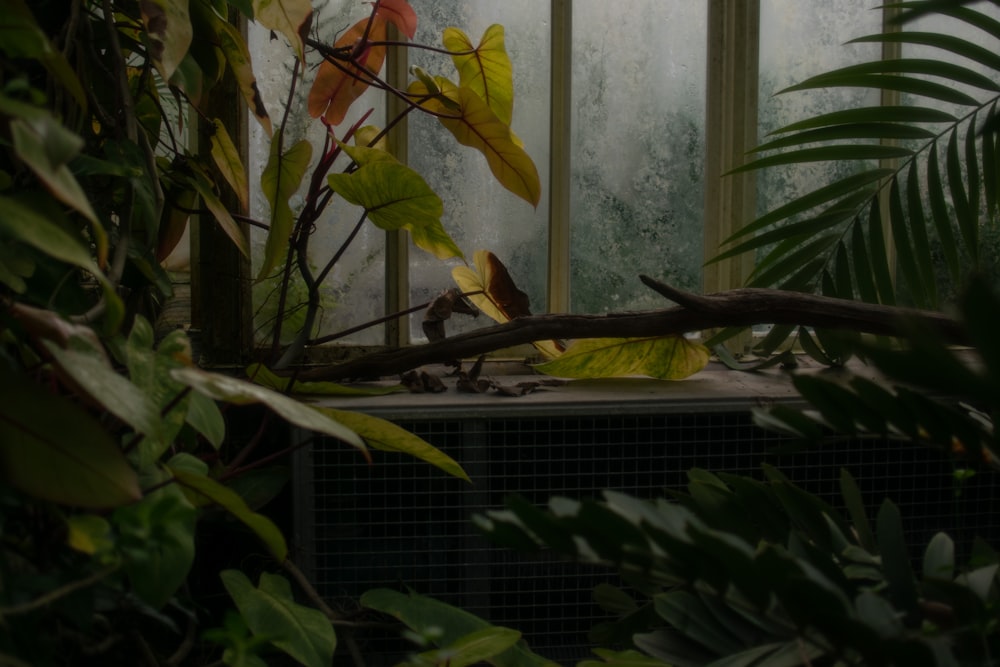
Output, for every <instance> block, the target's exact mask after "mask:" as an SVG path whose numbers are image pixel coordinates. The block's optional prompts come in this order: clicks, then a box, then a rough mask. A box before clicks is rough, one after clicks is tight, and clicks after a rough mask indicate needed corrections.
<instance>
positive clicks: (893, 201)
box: [889, 179, 930, 308]
mask: <svg viewBox="0 0 1000 667" xmlns="http://www.w3.org/2000/svg"><path fill="white" fill-rule="evenodd" d="M889 225H890V229H891V230H892V243H893V245H895V247H896V254H895V257H896V263H897V265H898V266H899V271H900V274H902V277H903V279H904V280H905V281H906V283H907V284H908V285H909V288H910V293H911V294H912V295H913V297H914V300H915V301H916V302H917V306H919V307H924V308H926V307H929V306H930V304H929V303H927V298H926V295H928V289H927V287H926V286H925V285H924V276H923V272H922V271H921V270H920V267H919V265H918V264H917V253H916V251H915V249H914V243H911V240H910V224H909V221H908V220H907V219H906V213H905V212H904V210H903V199H902V195H901V194H900V191H899V182H898V181H897V180H896V179H893V180H892V185H891V186H890V188H889Z"/></svg>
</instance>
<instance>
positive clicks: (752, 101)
mask: <svg viewBox="0 0 1000 667" xmlns="http://www.w3.org/2000/svg"><path fill="white" fill-rule="evenodd" d="M337 4H338V3H334V2H326V3H319V5H318V6H317V19H316V21H315V25H316V28H317V31H318V33H319V35H320V39H322V40H324V41H327V42H330V43H332V42H333V40H334V38H335V35H336V34H337V33H338V32H339V31H342V30H343V29H345V28H346V27H348V26H349V25H351V24H352V23H353V22H354V21H356V20H357V19H358V18H360V17H361V14H359V12H361V11H363V10H362V9H360V8H359V7H358V6H355V5H353V4H346V5H345V6H343V7H339V6H335V5H337ZM411 4H412V5H413V7H414V9H415V10H416V11H417V14H418V16H419V18H420V26H419V30H418V34H417V36H416V40H415V41H417V42H420V43H426V44H431V45H438V44H440V39H441V32H442V30H443V28H445V27H446V26H449V25H456V26H460V27H461V28H462V29H463V30H465V31H466V32H467V33H468V34H469V36H470V37H471V38H472V39H473V41H478V39H479V36H480V35H481V34H482V32H483V31H484V30H485V29H486V27H487V26H488V25H490V24H493V23H499V24H501V25H503V26H504V27H505V30H506V47H507V51H508V53H509V54H510V56H511V58H512V61H513V65H514V81H515V109H514V122H513V127H514V131H515V132H516V133H517V134H518V136H519V137H520V138H521V139H522V140H523V141H524V143H525V145H526V147H527V149H528V151H529V153H530V154H531V156H532V157H533V159H534V161H535V164H536V166H537V167H538V170H539V173H540V174H541V177H542V182H543V193H544V194H543V197H542V201H541V204H540V205H539V206H538V208H537V209H533V208H532V207H531V206H530V205H528V204H526V203H525V202H523V201H521V200H519V199H518V198H516V197H514V196H513V195H511V194H509V193H508V192H506V191H505V190H503V189H502V188H501V187H500V186H499V185H498V184H496V183H495V181H494V179H493V178H492V177H491V176H490V174H489V171H488V169H487V167H486V165H485V162H484V160H483V159H482V156H481V155H479V154H478V153H476V152H474V151H471V150H469V149H466V148H464V147H461V146H458V145H457V144H456V143H455V142H454V141H453V140H452V138H451V137H450V135H448V134H447V133H446V132H445V131H443V130H442V129H441V128H440V127H438V126H437V123H436V122H435V121H434V120H433V119H430V118H426V117H419V114H412V115H411V118H410V120H409V121H408V125H407V127H406V136H407V137H408V139H407V141H406V145H405V152H406V160H407V161H408V163H409V164H411V165H412V166H414V167H415V168H416V169H417V170H418V171H419V172H420V173H421V174H422V175H423V176H424V177H425V178H426V179H427V180H428V182H429V183H430V185H431V186H432V187H433V188H434V189H435V191H436V192H437V193H438V194H439V195H440V196H441V198H442V199H443V200H444V202H445V215H444V218H443V223H444V225H445V227H446V229H448V231H449V233H451V234H452V236H453V237H454V239H455V240H456V242H457V243H458V245H459V246H460V247H461V248H462V250H463V251H464V252H465V253H466V254H467V256H469V257H471V255H472V253H473V252H474V251H475V250H477V249H478V248H487V249H490V250H492V251H493V252H495V253H496V254H497V256H498V257H500V258H501V260H503V261H504V262H505V263H506V264H507V266H508V267H509V268H510V271H511V273H512V275H513V276H514V278H515V280H516V281H517V282H518V284H519V286H520V287H521V288H522V289H523V290H525V291H526V292H528V294H529V296H530V298H531V303H532V304H533V310H534V311H535V312H546V311H552V312H558V311H573V312H589V313H595V312H602V311H610V310H614V311H623V310H636V309H645V308H655V307H659V306H661V305H662V304H663V302H662V299H660V297H658V296H656V295H653V294H652V293H650V292H649V290H647V289H646V288H644V287H643V286H642V285H641V284H640V283H639V281H638V278H637V275H638V274H639V273H648V274H650V275H652V276H654V277H657V278H659V279H661V280H664V281H666V282H669V283H671V284H673V285H676V286H678V287H682V288H686V289H692V290H705V291H715V290H719V289H726V288H729V287H736V286H738V285H740V284H741V283H742V282H743V280H744V279H745V277H746V275H747V274H748V271H749V268H750V264H749V260H746V261H744V262H743V263H740V261H737V260H734V261H731V262H727V263H724V264H717V265H712V266H710V267H707V268H703V266H702V265H703V261H704V259H705V258H706V257H710V256H712V255H714V254H715V249H716V248H718V245H719V243H720V242H721V240H722V239H724V238H725V237H727V236H728V235H729V234H730V233H731V232H732V231H733V230H735V229H736V226H737V225H739V224H740V223H742V222H745V221H746V220H747V219H749V218H751V217H752V216H753V215H754V214H755V213H756V212H757V211H759V210H764V209H767V208H769V207H771V206H773V204H774V203H775V202H777V201H779V200H783V199H786V198H788V197H789V196H792V195H793V194H794V193H795V192H801V191H803V190H804V189H805V188H810V187H815V186H816V185H818V184H819V183H821V182H824V181H826V180H827V179H828V178H829V177H830V176H831V175H832V174H829V173H825V172H824V171H823V168H822V166H817V167H814V168H810V169H806V170H799V171H796V173H795V175H794V178H793V177H792V176H790V175H789V174H787V173H783V172H780V171H779V172H775V173H771V172H768V173H767V174H766V175H764V176H762V177H761V178H760V182H759V187H758V182H757V177H756V176H754V175H746V176H741V177H729V178H725V179H723V178H722V176H721V175H722V174H723V173H725V172H726V171H728V170H729V169H731V168H732V167H733V166H735V165H737V164H739V161H740V160H742V159H743V156H744V154H745V151H746V150H747V149H748V148H750V147H752V146H753V145H755V144H756V143H757V137H758V135H763V134H766V133H767V132H768V131H770V130H771V129H773V128H775V127H777V126H779V125H781V124H784V123H787V122H789V121H790V120H792V119H793V118H795V117H800V116H802V115H803V114H806V113H816V112H817V111H819V110H822V109H833V108H836V107H843V106H844V105H845V104H846V105H852V104H861V103H862V102H864V103H865V104H871V103H873V101H872V99H864V97H865V96H872V95H875V96H876V97H875V98H874V99H875V102H877V93H871V92H866V91H862V92H858V93H847V94H845V93H843V92H840V91H836V92H832V93H829V94H827V93H826V92H825V91H824V92H821V93H819V94H817V93H808V94H803V95H799V96H781V97H778V98H775V97H774V93H775V92H776V91H778V90H780V89H782V88H783V87H785V86H787V85H790V84H791V83H793V82H795V81H798V80H801V79H803V78H805V77H806V76H808V75H810V74H813V73H817V72H818V71H823V70H827V69H830V68H832V67H834V66H837V65H840V64H847V63H849V62H857V61H858V59H860V58H871V57H873V53H872V49H876V48H879V47H877V46H874V45H865V44H861V45H856V46H852V47H850V48H845V47H844V42H846V41H848V40H849V39H850V38H852V37H856V36H859V35H864V34H868V33H871V32H876V31H878V30H879V29H880V27H881V26H882V24H883V20H884V16H883V13H884V11H888V10H881V11H880V10H868V9H866V10H865V11H858V5H857V3H856V2H851V0H836V1H828V0H824V2H818V1H812V2H801V0H745V1H743V0H741V1H732V0H709V1H707V2H703V3H693V2H690V1H688V0H670V1H664V0H641V1H640V0H635V1H633V2H630V3H626V4H625V5H623V4H622V3H606V2H601V1H600V0H576V1H575V2H571V1H570V0H552V1H551V2H550V3H541V2H537V0H511V1H509V2H504V3H483V2H472V1H466V2H455V1H454V0H411ZM252 39H253V40H254V42H253V44H254V45H253V46H252V48H253V51H254V54H255V57H256V58H258V65H257V68H258V76H259V77H260V78H261V79H262V80H263V81H264V82H265V83H264V84H263V85H262V86H261V88H262V93H263V95H264V98H265V101H266V102H267V104H268V105H269V108H271V109H275V110H277V109H280V107H281V105H282V99H283V98H282V96H283V95H284V94H285V93H286V91H287V87H286V82H287V77H288V76H290V70H289V69H288V66H287V55H286V54H287V51H286V50H285V47H284V45H278V46H277V47H275V48H274V53H275V54H278V55H276V56H272V57H271V59H270V61H269V59H268V55H267V54H268V52H269V48H271V47H270V45H269V44H268V36H267V35H265V34H256V35H253V36H252ZM876 55H877V52H876ZM886 55H891V54H886ZM407 57H408V58H409V62H408V63H403V67H402V68H397V69H399V71H402V72H404V73H405V65H407V64H412V65H419V66H421V67H424V68H425V69H427V70H428V71H430V72H431V73H434V74H437V73H440V74H444V75H447V76H451V72H450V70H449V69H442V67H444V66H445V65H447V63H446V61H442V60H441V59H440V57H433V58H432V57H430V56H429V55H428V54H423V53H420V52H419V51H417V50H412V49H411V50H409V53H408V55H407ZM758 58H759V61H758ZM758 62H759V70H758ZM262 65H263V66H262ZM448 67H450V65H448ZM403 76H405V74H404V75H403ZM303 95H304V93H303ZM367 100H368V102H369V104H367V105H363V104H360V103H359V104H356V105H355V111H354V112H353V113H355V116H354V117H353V118H356V117H357V113H359V111H358V110H360V109H361V108H362V107H365V108H368V107H372V108H374V109H375V110H376V111H375V114H374V115H373V116H372V118H371V119H370V121H369V122H372V123H374V124H378V125H383V124H384V122H385V118H386V101H385V100H384V99H382V98H380V96H379V95H378V94H376V93H374V92H372V91H369V93H367ZM758 101H759V102H758ZM297 103H300V102H297ZM353 118H352V117H349V118H348V119H347V120H346V121H345V123H344V124H342V125H341V127H347V126H349V125H350V123H351V122H352V120H353ZM320 129H321V128H318V127H314V128H312V129H311V130H309V131H310V132H316V133H317V134H319V130H320ZM293 131H297V132H299V133H300V134H302V133H304V132H306V130H305V128H297V129H295V128H293ZM260 139H261V137H260V136H259V129H258V128H253V129H252V136H251V152H252V153H253V154H254V155H255V156H256V159H255V160H253V161H252V162H253V163H254V164H256V165H257V169H260V167H261V165H262V164H263V161H264V160H265V159H266V143H262V142H261V141H260ZM261 146H264V147H265V148H261ZM266 210H267V209H266V202H264V201H258V202H256V210H255V212H260V211H266ZM344 213H345V212H344V211H341V210H337V209H334V210H332V211H331V212H330V214H329V215H328V216H327V221H328V224H329V230H326V229H324V230H323V231H322V232H321V233H320V234H318V235H317V241H325V242H326V243H327V245H326V246H325V247H321V244H320V243H317V244H316V254H317V256H320V257H329V256H330V254H332V252H333V249H334V248H336V247H337V244H339V243H340V240H341V239H343V238H344V235H345V234H346V233H347V231H348V229H349V227H350V226H351V225H353V222H354V220H356V216H354V215H344ZM261 242H262V240H258V241H257V243H258V244H259V243H261ZM451 266H452V264H451V263H442V262H441V261H439V260H437V259H435V258H433V257H431V256H429V255H427V254H426V253H424V252H423V251H420V250H417V249H414V248H411V247H407V244H405V242H404V243H399V241H398V240H396V239H392V238H390V239H388V240H387V239H386V235H385V234H384V233H383V232H382V231H380V230H378V229H377V228H375V227H374V226H372V225H366V226H365V227H364V229H363V230H362V232H361V234H360V235H359V238H358V239H357V240H356V242H355V245H354V246H353V247H352V251H351V252H350V253H349V254H348V255H347V256H345V259H344V260H343V261H342V262H341V264H340V265H338V267H337V269H336V270H335V271H334V272H333V273H332V274H331V276H330V278H329V279H328V284H327V286H326V290H325V293H324V299H325V301H324V304H325V306H326V308H325V310H324V314H323V319H322V322H321V328H322V330H321V331H320V332H318V334H320V335H323V334H326V333H330V332H335V331H338V330H341V329H343V328H345V327H348V326H351V325H354V324H357V323H359V322H363V321H368V320H375V319H377V318H379V317H381V316H383V315H384V314H385V313H386V312H394V311H397V310H401V309H403V308H405V307H407V306H409V305H411V304H419V303H423V302H426V301H428V300H430V299H432V298H433V297H434V296H435V295H436V294H437V293H438V292H440V291H441V290H443V289H445V288H448V287H451V286H452V282H451V278H450V268H451ZM272 287H273V285H272V286H269V285H268V284H267V283H266V282H265V283H262V284H261V285H259V286H258V287H257V288H256V292H255V302H256V304H257V305H262V306H263V309H264V312H265V314H266V310H267V306H266V297H267V291H268V289H270V288H272ZM386 295H388V297H387V296H386ZM394 295H396V296H394ZM465 319H468V318H465ZM410 322H411V324H410V326H409V327H402V329H403V331H402V333H401V334H400V335H399V336H398V337H396V338H394V337H393V336H389V340H390V342H406V341H407V340H419V339H420V338H421V336H422V333H421V331H420V314H419V313H417V314H416V315H413V316H411V317H410ZM473 326H481V323H473V322H471V321H469V322H464V323H463V322H461V321H457V322H455V323H454V325H451V324H450V325H449V330H450V331H452V332H454V331H456V330H461V328H463V327H466V328H468V327H473ZM348 340H350V341H351V342H353V343H359V344H379V343H382V342H384V341H385V340H386V336H385V334H384V332H383V331H382V329H381V328H379V327H374V328H371V329H368V330H366V331H363V332H360V333H358V334H356V335H354V336H353V337H352V338H350V339H348Z"/></svg>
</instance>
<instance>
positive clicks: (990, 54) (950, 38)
mask: <svg viewBox="0 0 1000 667" xmlns="http://www.w3.org/2000/svg"><path fill="white" fill-rule="evenodd" d="M866 42H869V43H870V42H879V43H898V44H916V45H920V46H931V47H934V48H937V49H941V50H943V51H950V52H951V53H954V54H956V55H959V56H962V57H963V58H968V59H969V60H971V61H973V62H977V63H980V64H981V65H985V66H986V67H987V68H989V69H990V70H993V71H998V70H1000V55H998V54H997V52H996V51H995V50H992V49H989V48H986V47H982V46H979V45H978V44H974V43H972V42H970V41H968V40H966V39H962V38H961V37H956V36H955V35H949V34H946V33H944V32H908V31H903V32H885V33H879V34H877V35H867V36H865V37H859V38H857V39H853V40H851V41H850V42H848V43H849V44H861V43H866Z"/></svg>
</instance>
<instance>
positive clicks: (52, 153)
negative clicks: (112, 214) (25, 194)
mask: <svg viewBox="0 0 1000 667" xmlns="http://www.w3.org/2000/svg"><path fill="white" fill-rule="evenodd" d="M10 134H11V140H12V141H13V143H14V151H15V153H16V154H17V156H18V157H19V158H21V159H22V160H23V161H24V163H25V164H26V165H27V166H28V167H29V168H30V169H31V171H32V172H33V173H34V174H35V176H37V177H38V179H39V180H40V181H41V182H42V183H43V184H44V185H45V188H46V189H47V190H48V191H49V192H50V193H52V196H53V197H55V198H56V199H58V200H59V201H61V202H62V203H64V204H66V205H67V206H70V207H72V208H73V209H74V210H75V211H77V212H78V213H80V214H81V215H83V217H85V218H87V220H89V221H90V223H91V225H92V229H99V230H100V231H97V232H95V233H96V234H98V235H100V236H99V238H100V239H101V241H102V243H103V244H104V247H106V246H107V236H106V235H105V234H104V228H103V227H101V226H100V224H99V223H98V220H97V214H96V213H94V209H93V207H92V206H91V205H90V200H89V199H87V195H86V194H85V193H84V191H83V188H82V187H80V184H79V183H78V182H77V180H76V176H74V175H73V172H72V171H70V169H69V166H68V165H67V163H68V162H69V161H70V160H71V159H72V158H73V157H74V156H75V155H76V154H77V153H78V152H79V151H80V149H81V148H83V139H81V138H80V137H79V136H77V135H76V134H73V133H72V132H70V131H69V130H67V129H66V128H64V127H63V126H62V125H61V124H60V123H59V122H58V121H57V120H56V119H55V118H53V117H52V116H50V115H49V114H48V113H45V112H44V111H41V110H38V111H37V113H36V115H35V116H34V117H32V118H31V119H30V120H29V119H22V118H17V119H14V120H12V121H11V122H10Z"/></svg>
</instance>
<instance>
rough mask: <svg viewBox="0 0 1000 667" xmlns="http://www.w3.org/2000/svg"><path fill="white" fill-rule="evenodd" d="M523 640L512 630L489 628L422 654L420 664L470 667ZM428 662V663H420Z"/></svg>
mask: <svg viewBox="0 0 1000 667" xmlns="http://www.w3.org/2000/svg"><path fill="white" fill-rule="evenodd" d="M520 639H521V633H520V632H518V631H517V630H511V629H510V628H500V627H489V628H483V629H482V630H476V631H475V632H470V633H469V634H467V635H465V636H464V637H459V638H458V639H456V640H455V641H453V642H452V643H450V644H448V645H447V646H443V647H441V648H439V649H435V650H433V651H426V652H424V653H421V654H420V655H419V656H417V657H418V664H432V665H447V667H468V666H469V665H476V664H479V663H482V662H490V661H491V660H492V658H494V657H496V656H498V655H500V654H501V653H504V652H505V651H507V650H508V649H509V648H511V647H512V646H514V644H516V643H517V642H518V641H519V640H520ZM419 661H427V662H419Z"/></svg>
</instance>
